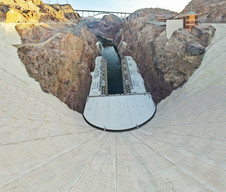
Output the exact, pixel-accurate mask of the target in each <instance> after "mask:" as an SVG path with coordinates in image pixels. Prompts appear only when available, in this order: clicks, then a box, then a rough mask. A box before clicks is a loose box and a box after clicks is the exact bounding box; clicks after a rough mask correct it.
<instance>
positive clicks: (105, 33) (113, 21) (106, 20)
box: [85, 15, 123, 40]
mask: <svg viewBox="0 0 226 192" xmlns="http://www.w3.org/2000/svg"><path fill="white" fill-rule="evenodd" d="M85 23H86V24H87V26H88V28H89V29H90V30H91V31H92V32H93V33H94V34H95V35H96V36H99V37H102V38H105V39H112V40H113V39H114V38H115V36H116V34H117V33H118V32H119V30H120V29H121V28H122V26H123V21H122V20H121V19H120V18H119V17H117V16H115V15H104V16H103V18H102V19H101V20H100V21H98V20H97V19H95V18H88V19H86V20H85Z"/></svg>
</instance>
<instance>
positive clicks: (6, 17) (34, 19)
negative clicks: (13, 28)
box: [0, 0, 80, 23]
mask: <svg viewBox="0 0 226 192" xmlns="http://www.w3.org/2000/svg"><path fill="white" fill-rule="evenodd" d="M79 20H80V16H79V15H78V14H77V13H76V12H75V11H74V10H73V8H72V7H71V5H68V4H66V5H59V4H56V5H47V4H44V3H43V2H42V1H41V0H14V1H12V0H0V21H2V22H6V23H39V22H51V21H54V22H59V21H63V22H69V21H72V22H77V21H79Z"/></svg>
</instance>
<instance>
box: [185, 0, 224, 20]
mask: <svg viewBox="0 0 226 192" xmlns="http://www.w3.org/2000/svg"><path fill="white" fill-rule="evenodd" d="M190 11H193V12H196V13H198V14H199V22H205V23H226V1H225V0H192V1H191V2H190V3H189V4H188V5H187V6H186V7H185V8H184V10H183V11H182V12H181V13H182V14H184V13H188V12H190Z"/></svg>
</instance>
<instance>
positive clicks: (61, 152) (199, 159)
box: [0, 24, 226, 192]
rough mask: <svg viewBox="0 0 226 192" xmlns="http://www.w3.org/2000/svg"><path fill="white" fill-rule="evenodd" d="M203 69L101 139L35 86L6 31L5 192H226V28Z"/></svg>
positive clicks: (0, 179)
mask: <svg viewBox="0 0 226 192" xmlns="http://www.w3.org/2000/svg"><path fill="white" fill-rule="evenodd" d="M216 27H217V31H216V36H215V38H214V40H213V42H212V45H211V46H210V47H209V49H208V50H207V52H206V55H205V56H204V59H203V62H202V64H201V66H200V68H199V69H198V70H197V71H196V72H195V73H194V75H193V76H192V77H191V78H190V80H189V81H188V82H187V83H186V84H185V85H184V86H183V88H180V89H178V90H176V91H174V92H173V93H172V94H171V95H170V96H169V97H168V98H167V99H165V100H164V101H162V102H161V103H160V104H159V106H158V111H157V113H156V115H155V118H154V119H153V120H152V121H151V122H149V123H147V124H146V125H145V126H143V127H142V128H140V129H137V130H133V131H130V132H124V133H111V132H104V131H99V130H97V129H94V128H92V127H91V126H89V125H87V124H86V122H84V120H83V118H82V116H81V115H80V114H78V113H76V112H74V111H71V110H70V109H68V107H67V106H66V105H65V104H63V103H61V102H60V101H59V100H58V99H57V98H55V97H54V96H52V95H50V94H46V93H43V92H42V91H41V88H40V86H39V84H38V83H37V82H35V81H34V80H33V79H32V78H30V77H29V76H28V74H27V72H26V69H25V67H24V66H23V64H22V63H21V62H20V60H19V58H18V56H17V49H16V48H15V47H13V46H11V45H12V44H20V38H19V36H18V34H17V33H16V31H15V29H14V26H13V25H7V26H6V25H2V24H0V40H1V44H0V58H1V59H0V192H30V191H35V192H127V191H130V192H145V191H148V192H156V191H161V192H182V191H183V192H224V191H225V189H226V150H225V149H226V129H225V127H226V120H225V117H226V78H225V77H226V65H225V61H226V54H225V53H226V36H225V34H226V25H225V24H221V25H217V26H216Z"/></svg>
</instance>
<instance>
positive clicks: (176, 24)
mask: <svg viewBox="0 0 226 192" xmlns="http://www.w3.org/2000/svg"><path fill="white" fill-rule="evenodd" d="M180 28H184V20H183V19H177V20H166V36H167V38H168V39H170V38H171V37H172V34H173V33H174V32H175V31H176V30H178V29H180Z"/></svg>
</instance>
